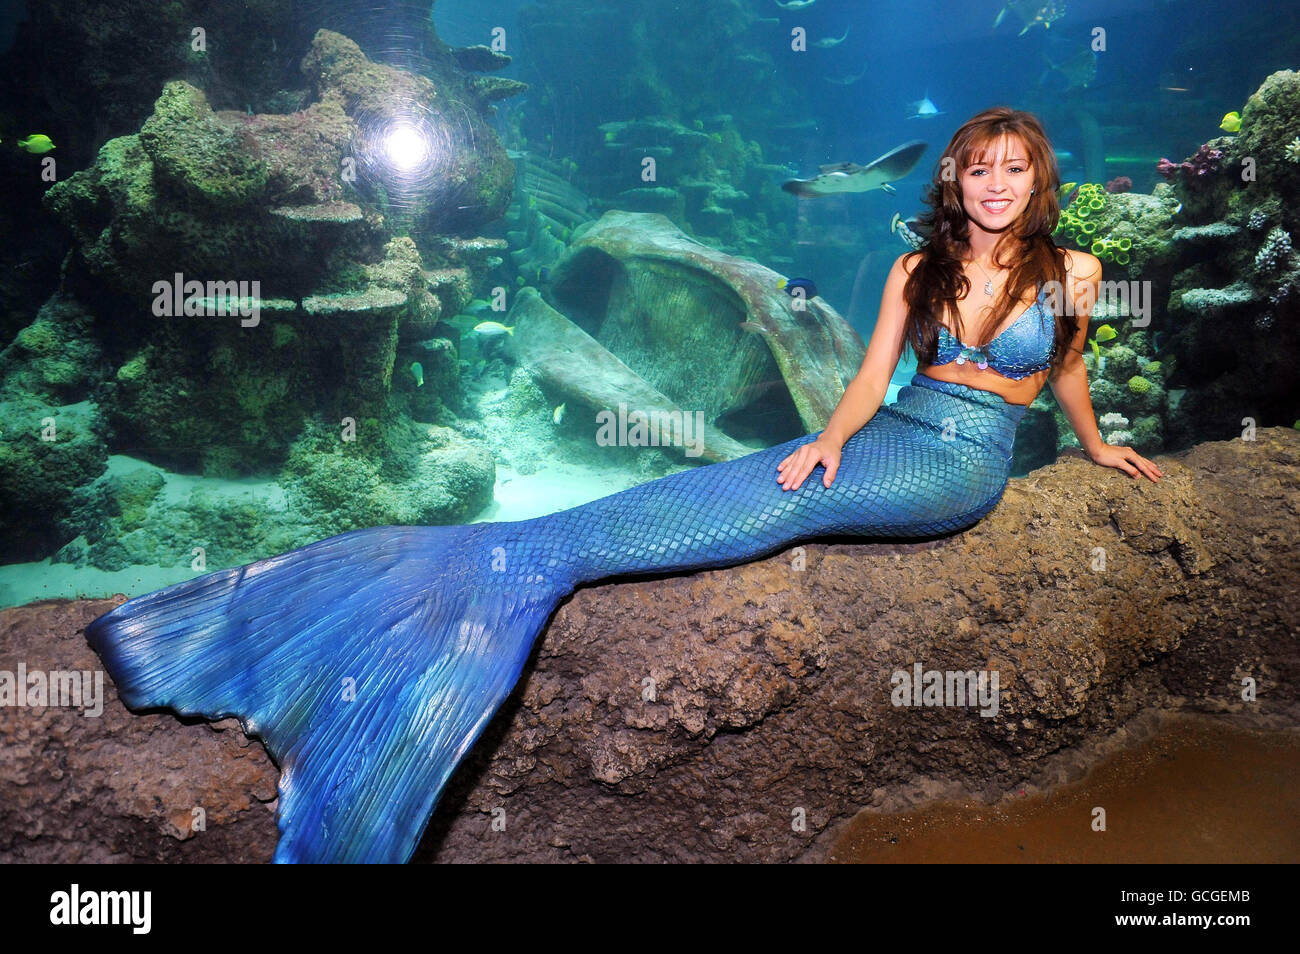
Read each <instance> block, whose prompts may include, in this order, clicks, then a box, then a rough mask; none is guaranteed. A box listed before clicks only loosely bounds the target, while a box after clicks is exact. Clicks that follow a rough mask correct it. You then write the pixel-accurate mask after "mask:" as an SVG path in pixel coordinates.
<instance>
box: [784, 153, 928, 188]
mask: <svg viewBox="0 0 1300 954" xmlns="http://www.w3.org/2000/svg"><path fill="white" fill-rule="evenodd" d="M926 148H927V144H926V143H923V142H921V141H920V140H916V139H914V140H912V141H911V142H905V143H903V144H902V145H901V146H897V147H895V148H893V149H891V150H889V152H887V153H885V154H884V155H883V156H881V157H880V158H879V159H874V160H872V161H871V162H869V163H867V164H866V165H865V166H859V165H858V164H856V163H853V162H839V163H833V164H831V165H827V166H821V167H820V169H819V171H818V174H817V175H816V176H814V177H813V178H811V179H790V180H788V181H786V182H783V183H782V184H781V188H782V189H784V190H785V191H786V192H793V193H794V194H795V195H797V196H801V197H803V198H805V199H811V198H815V197H816V196H820V195H834V194H836V193H840V192H870V191H871V190H872V189H883V190H884V191H885V192H891V193H892V192H894V191H895V190H894V187H893V186H892V185H890V183H891V182H894V181H895V180H898V179H901V178H903V177H904V176H906V175H907V174H908V173H909V172H911V171H912V170H913V169H914V168H915V167H916V164H917V162H919V161H920V159H921V153H923V152H925V150H926Z"/></svg>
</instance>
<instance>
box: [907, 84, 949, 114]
mask: <svg viewBox="0 0 1300 954" xmlns="http://www.w3.org/2000/svg"><path fill="white" fill-rule="evenodd" d="M909 105H910V106H911V107H912V115H910V116H908V117H907V118H908V119H933V118H934V117H935V116H942V115H943V110H941V109H939V107H938V106H936V105H934V103H932V102H931V101H930V91H929V90H926V91H925V96H924V97H923V98H922V99H916V100H913V101H912V102H911V103H910V104H909Z"/></svg>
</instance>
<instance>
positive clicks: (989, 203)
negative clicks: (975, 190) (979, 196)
mask: <svg viewBox="0 0 1300 954" xmlns="http://www.w3.org/2000/svg"><path fill="white" fill-rule="evenodd" d="M1010 204H1011V200H1010V199H985V200H984V201H983V202H981V203H980V205H982V206H984V208H986V209H988V210H989V211H990V212H1003V211H1005V210H1006V208H1007V206H1009V205H1010Z"/></svg>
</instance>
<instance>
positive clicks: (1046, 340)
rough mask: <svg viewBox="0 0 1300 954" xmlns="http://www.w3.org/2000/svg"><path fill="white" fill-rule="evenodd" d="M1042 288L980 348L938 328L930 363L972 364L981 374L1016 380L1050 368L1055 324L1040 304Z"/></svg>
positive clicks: (1053, 350) (1050, 314)
mask: <svg viewBox="0 0 1300 954" xmlns="http://www.w3.org/2000/svg"><path fill="white" fill-rule="evenodd" d="M1046 287H1047V286H1046V285H1041V286H1039V290H1038V297H1037V298H1036V299H1035V300H1034V303H1033V304H1032V305H1030V306H1029V307H1028V308H1026V309H1025V310H1024V312H1023V313H1022V314H1021V315H1020V317H1019V318H1017V319H1016V320H1015V321H1013V322H1012V323H1011V325H1010V326H1008V327H1007V328H1005V329H1004V330H1003V331H1002V333H1001V334H999V335H998V336H997V337H996V338H994V339H993V340H992V341H990V342H989V343H988V344H987V345H985V346H984V347H983V348H972V347H971V346H970V345H966V344H963V343H962V342H960V341H958V340H957V339H956V338H954V337H953V335H952V333H951V332H949V331H948V329H947V328H945V327H942V326H940V328H939V345H938V347H937V348H936V349H935V358H934V362H933V363H934V364H936V365H939V364H948V363H949V362H951V361H956V362H957V363H958V364H965V363H966V362H967V361H974V362H975V363H976V364H975V366H976V367H977V368H979V369H980V370H981V371H982V370H983V369H984V368H992V369H993V370H994V371H996V372H998V373H999V374H1001V375H1004V376H1006V377H1008V378H1011V379H1013V380H1016V381H1018V380H1020V379H1021V378H1026V377H1028V376H1029V375H1031V374H1035V373H1037V372H1039V371H1045V370H1046V369H1047V368H1049V367H1051V359H1052V355H1053V354H1055V353H1056V336H1055V331H1056V321H1055V318H1054V316H1053V315H1052V312H1051V310H1050V309H1049V308H1046V307H1044V305H1043V292H1044V291H1045V290H1046Z"/></svg>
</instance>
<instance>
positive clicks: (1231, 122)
mask: <svg viewBox="0 0 1300 954" xmlns="http://www.w3.org/2000/svg"><path fill="white" fill-rule="evenodd" d="M1219 128H1220V129H1222V130H1223V131H1224V132H1226V133H1234V134H1235V133H1237V132H1240V130H1241V113H1239V112H1237V111H1236V110H1235V109H1234V110H1233V111H1232V112H1230V113H1225V114H1224V116H1223V119H1222V120H1221V121H1220V123H1219Z"/></svg>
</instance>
